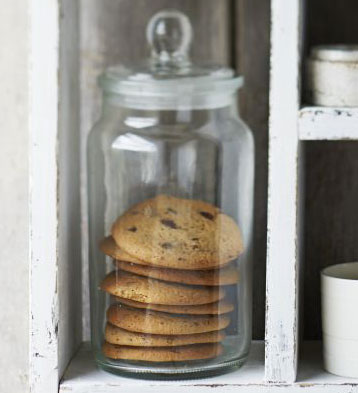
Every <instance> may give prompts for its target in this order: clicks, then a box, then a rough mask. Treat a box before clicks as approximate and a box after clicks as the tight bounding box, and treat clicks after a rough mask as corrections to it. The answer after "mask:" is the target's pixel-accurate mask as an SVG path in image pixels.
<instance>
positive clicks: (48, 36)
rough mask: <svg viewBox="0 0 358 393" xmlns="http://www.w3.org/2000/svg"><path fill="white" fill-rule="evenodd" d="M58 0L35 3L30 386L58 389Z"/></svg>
mask: <svg viewBox="0 0 358 393" xmlns="http://www.w3.org/2000/svg"><path fill="white" fill-rule="evenodd" d="M59 8H60V4H59V2H58V1H57V0H48V1H42V0H34V1H32V2H31V3H30V18H31V27H30V29H31V30H30V31H31V33H30V34H31V38H30V48H31V61H30V63H31V65H30V67H31V68H30V70H31V71H30V72H31V73H30V183H31V184H30V391H31V393H54V392H56V391H57V389H58V382H59V379H58V345H57V344H58V343H57V327H58V292H57V268H58V265H57V262H58V260H57V233H58V217H57V207H58V204H57V198H58V188H57V181H58V160H57V138H58V105H59V101H58V98H59V83H58V73H59V31H60V29H59V15H60V9H59Z"/></svg>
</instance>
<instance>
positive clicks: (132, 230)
mask: <svg viewBox="0 0 358 393" xmlns="http://www.w3.org/2000/svg"><path fill="white" fill-rule="evenodd" d="M128 231H131V232H137V227H131V228H128Z"/></svg>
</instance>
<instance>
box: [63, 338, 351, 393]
mask: <svg viewBox="0 0 358 393" xmlns="http://www.w3.org/2000/svg"><path fill="white" fill-rule="evenodd" d="M320 353H321V348H320V343H317V342H309V343H305V344H304V345H303V356H302V359H301V361H300V367H299V373H298V382H296V383H294V384H268V383H265V382H264V381H263V378H264V343H263V342H262V341H255V342H253V345H252V349H251V353H250V356H249V359H248V361H247V363H246V364H245V365H244V366H243V367H242V368H241V369H239V370H237V371H234V372H232V373H228V374H225V375H221V376H217V377H212V378H204V379H194V380H184V381H154V380H151V381H148V380H140V379H132V378H126V377H119V376H116V375H112V374H109V373H106V372H104V371H102V370H99V369H98V368H97V367H96V365H95V363H94V361H93V358H92V354H91V351H90V349H89V345H88V344H84V345H83V346H82V347H81V349H80V350H79V352H78V353H77V355H76V356H75V358H74V359H73V360H72V362H71V363H70V365H69V367H68V369H67V371H66V373H65V376H64V378H63V379H62V382H61V384H60V393H68V392H71V393H88V392H91V393H114V392H116V393H118V392H125V393H157V392H159V391H160V393H164V392H165V393H179V392H183V393H184V392H185V393H188V392H190V393H191V392H196V391H197V392H200V393H202V392H211V393H213V392H214V391H213V388H216V387H217V388H220V392H241V393H266V392H273V393H276V392H277V393H282V391H283V390H284V391H285V392H292V393H296V392H303V393H304V392H312V393H358V379H349V378H343V377H338V376H335V375H332V374H329V373H327V372H325V371H324V370H323V368H322V360H321V357H320Z"/></svg>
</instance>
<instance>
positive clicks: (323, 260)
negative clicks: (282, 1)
mask: <svg viewBox="0 0 358 393" xmlns="http://www.w3.org/2000/svg"><path fill="white" fill-rule="evenodd" d="M357 14H358V2H357V1H356V0H346V1H329V2H327V1H325V0H310V1H307V48H309V47H310V46H312V45H317V44H329V43H357V37H358V24H357V18H356V16H357ZM338 109H340V108H338ZM348 112H352V113H353V115H354V116H353V117H355V124H356V126H355V127H353V129H352V127H351V126H352V122H351V120H352V121H354V120H353V118H349V119H348V118H345V113H348ZM348 112H347V111H345V110H342V114H341V115H339V118H340V119H341V120H338V116H337V117H333V118H331V119H328V118H327V124H326V127H327V133H328V132H329V135H330V136H331V137H332V139H333V137H335V136H336V135H339V133H340V132H341V133H343V134H344V135H345V136H347V137H349V138H350V137H351V136H354V135H357V130H358V124H357V117H356V116H355V115H356V110H355V109H354V110H352V109H350V110H349V111H348ZM327 113H330V109H328V108H327V109H325V110H324V114H323V115H322V116H323V117H322V118H321V117H320V116H317V117H318V119H319V121H321V119H322V120H323V118H324V117H328V116H327ZM342 116H343V118H342ZM338 122H339V124H338ZM332 126H334V127H335V128H336V130H335V131H333V129H332ZM322 127H324V125H323V124H322ZM319 129H321V127H320V128H319ZM354 129H355V133H354ZM331 131H332V133H331ZM333 132H334V133H333ZM349 138H347V139H349ZM306 145H307V146H306V203H305V206H306V225H305V277H304V288H305V290H304V336H305V338H306V339H320V338H321V317H320V312H321V311H320V310H321V308H320V277H319V271H320V269H322V268H324V267H326V266H328V265H332V264H335V263H341V262H342V263H343V262H350V261H354V260H358V236H357V234H358V219H357V214H356V211H357V200H358V181H357V176H358V144H357V143H356V142H353V141H352V142H348V141H342V142H339V141H335V142H308V143H306Z"/></svg>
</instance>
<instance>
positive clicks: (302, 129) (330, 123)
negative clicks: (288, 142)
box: [298, 106, 358, 141]
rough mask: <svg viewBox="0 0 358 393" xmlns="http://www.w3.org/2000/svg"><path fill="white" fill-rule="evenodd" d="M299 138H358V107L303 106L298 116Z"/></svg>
mask: <svg viewBox="0 0 358 393" xmlns="http://www.w3.org/2000/svg"><path fill="white" fill-rule="evenodd" d="M298 128H299V139H300V140H302V141H313V140H323V141H324V140H326V141H337V140H347V141H349V140H352V141H354V140H358V108H328V107H318V106H310V107H305V108H302V109H301V110H300V111H299V116H298Z"/></svg>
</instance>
